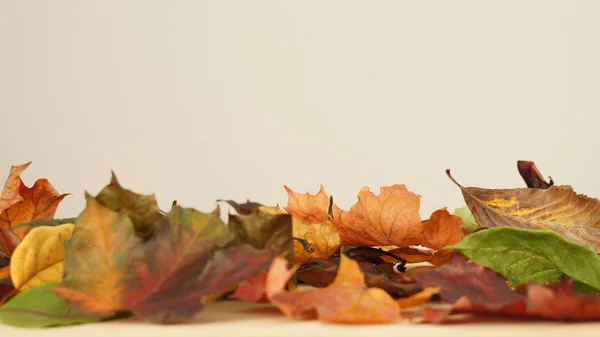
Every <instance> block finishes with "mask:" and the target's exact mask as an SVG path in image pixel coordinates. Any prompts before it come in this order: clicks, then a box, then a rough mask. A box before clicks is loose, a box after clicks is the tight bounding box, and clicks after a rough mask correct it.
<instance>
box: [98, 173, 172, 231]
mask: <svg viewBox="0 0 600 337" xmlns="http://www.w3.org/2000/svg"><path fill="white" fill-rule="evenodd" d="M96 200H97V201H98V202H99V203H100V204H101V205H103V206H105V207H108V208H110V209H111V210H113V211H115V212H122V213H125V214H127V215H128V216H129V218H130V219H131V221H132V222H133V225H134V226H135V231H136V233H137V234H139V235H140V236H148V235H149V234H150V233H151V232H152V229H153V228H154V223H155V222H156V221H157V220H158V219H159V218H160V217H161V212H160V210H159V208H158V204H157V202H156V196H155V195H154V194H152V195H142V194H137V193H135V192H132V191H130V190H128V189H125V188H123V187H122V186H121V184H119V181H118V180H117V176H116V175H115V173H114V172H112V176H111V180H110V183H109V184H108V185H107V186H106V187H104V188H103V189H102V191H100V193H98V195H97V196H96Z"/></svg>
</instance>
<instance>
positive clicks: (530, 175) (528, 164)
mask: <svg viewBox="0 0 600 337" xmlns="http://www.w3.org/2000/svg"><path fill="white" fill-rule="evenodd" d="M517 169H518V170H519V174H520V175H521V177H522V178H523V180H524V181H525V184H526V185H527V187H528V188H541V189H546V188H549V187H550V186H552V185H554V181H552V177H549V179H550V182H547V181H546V179H544V177H542V174H541V173H540V171H538V169H537V167H536V166H535V163H534V162H532V161H528V160H519V161H517Z"/></svg>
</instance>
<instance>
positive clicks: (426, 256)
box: [383, 247, 454, 266]
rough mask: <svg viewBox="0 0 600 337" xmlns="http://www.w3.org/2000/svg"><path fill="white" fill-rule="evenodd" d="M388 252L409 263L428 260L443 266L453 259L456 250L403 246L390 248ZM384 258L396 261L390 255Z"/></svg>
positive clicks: (435, 264)
mask: <svg viewBox="0 0 600 337" xmlns="http://www.w3.org/2000/svg"><path fill="white" fill-rule="evenodd" d="M388 252H389V253H390V254H393V255H396V256H398V257H399V258H401V259H403V260H405V261H406V262H407V263H421V262H428V263H431V264H432V265H434V266H442V265H444V264H446V263H448V261H450V260H451V259H452V256H454V251H453V250H449V249H442V250H440V251H435V250H431V249H428V250H423V249H416V248H411V247H402V248H395V249H392V250H389V251H388ZM383 258H384V260H385V261H389V262H393V261H394V259H393V258H390V257H383Z"/></svg>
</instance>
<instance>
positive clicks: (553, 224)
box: [446, 170, 600, 253]
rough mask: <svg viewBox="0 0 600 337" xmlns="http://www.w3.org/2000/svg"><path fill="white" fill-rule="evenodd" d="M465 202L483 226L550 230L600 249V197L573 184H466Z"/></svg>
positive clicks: (462, 189)
mask: <svg viewBox="0 0 600 337" xmlns="http://www.w3.org/2000/svg"><path fill="white" fill-rule="evenodd" d="M446 173H447V174H448V177H449V178H450V179H451V180H452V181H453V182H454V183H455V184H456V185H457V186H458V187H459V188H460V189H461V191H462V194H463V197H464V199H465V202H466V203H467V206H469V209H470V210H471V212H472V213H473V216H474V217H475V220H477V223H478V224H479V225H481V226H482V227H490V228H491V227H501V226H508V227H517V228H522V229H540V230H551V231H553V232H556V233H558V234H560V235H562V236H563V237H564V238H566V239H567V240H570V241H572V242H575V243H578V244H582V245H586V246H588V247H590V248H591V249H592V250H594V251H595V252H597V253H598V252H600V236H598V235H597V234H598V230H599V228H600V200H598V199H594V198H590V197H587V196H585V195H581V194H577V193H575V192H574V191H573V189H572V188H571V187H570V186H566V185H563V186H551V187H549V188H547V189H537V188H516V189H484V188H477V187H463V186H462V185H460V184H459V183H458V182H457V181H456V180H454V178H453V177H452V176H451V175H450V170H446Z"/></svg>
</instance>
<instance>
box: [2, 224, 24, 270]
mask: <svg viewBox="0 0 600 337" xmlns="http://www.w3.org/2000/svg"><path fill="white" fill-rule="evenodd" d="M20 243H21V238H20V237H19V236H18V235H17V234H16V233H15V232H13V231H12V230H10V229H8V228H0V279H3V278H6V277H10V259H11V256H12V254H13V252H14V250H15V248H17V246H18V245H19V244H20Z"/></svg>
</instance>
